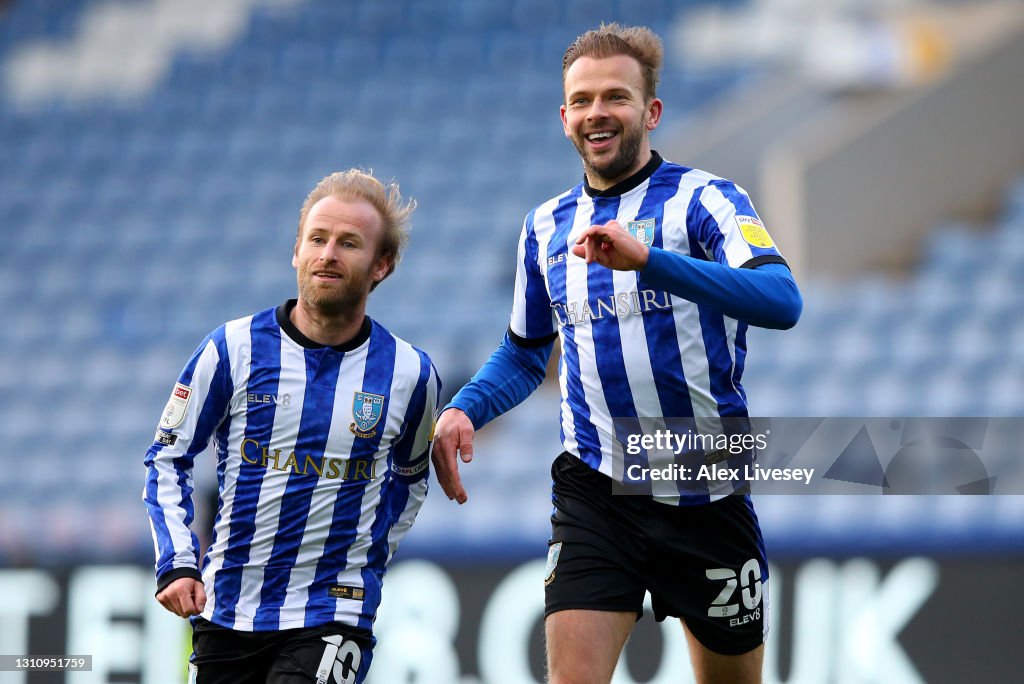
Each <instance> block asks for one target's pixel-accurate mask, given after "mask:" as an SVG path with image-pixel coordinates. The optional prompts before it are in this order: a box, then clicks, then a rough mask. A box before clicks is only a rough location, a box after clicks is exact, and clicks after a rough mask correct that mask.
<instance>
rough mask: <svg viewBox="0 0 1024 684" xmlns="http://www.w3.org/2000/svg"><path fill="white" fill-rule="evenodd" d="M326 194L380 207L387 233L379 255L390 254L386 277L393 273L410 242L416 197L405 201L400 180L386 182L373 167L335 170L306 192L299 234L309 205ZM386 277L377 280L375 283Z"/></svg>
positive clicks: (345, 200)
mask: <svg viewBox="0 0 1024 684" xmlns="http://www.w3.org/2000/svg"><path fill="white" fill-rule="evenodd" d="M325 197H334V198H336V199H339V200H342V201H344V202H358V201H364V202H366V203H368V204H369V205H370V206H371V207H373V208H374V209H376V210H377V213H378V214H380V218H381V221H382V223H383V224H384V236H383V237H382V238H381V242H380V249H379V254H378V256H381V257H383V256H387V257H390V259H391V265H390V266H389V267H388V272H387V273H385V274H384V278H387V277H388V276H389V275H391V274H392V273H393V272H394V270H395V267H396V266H397V265H398V262H399V261H400V260H401V258H402V252H403V251H404V250H405V246H406V245H407V244H408V243H409V217H410V216H411V215H412V212H413V211H414V210H415V209H416V200H414V199H411V198H410V199H409V200H408V201H406V202H404V203H403V201H402V193H401V192H400V191H399V189H398V183H396V182H394V181H390V182H389V183H388V184H387V185H385V184H384V183H381V182H380V181H379V180H377V179H376V178H374V176H373V171H372V170H371V171H362V170H360V169H349V170H348V171H335V172H334V173H332V174H330V175H329V176H326V177H325V178H324V179H323V180H321V181H320V182H319V183H317V184H316V187H315V188H313V189H312V190H311V191H310V193H309V195H307V196H306V201H305V202H303V203H302V209H301V210H300V211H299V232H298V235H299V237H301V236H302V226H304V225H305V224H306V216H308V215H309V211H310V209H312V208H313V205H314V204H316V203H317V202H319V201H320V200H322V199H323V198H325ZM384 278H381V279H380V281H378V283H374V285H373V287H376V286H377V285H378V284H379V282H382V281H383V280H384ZM371 289H372V288H371Z"/></svg>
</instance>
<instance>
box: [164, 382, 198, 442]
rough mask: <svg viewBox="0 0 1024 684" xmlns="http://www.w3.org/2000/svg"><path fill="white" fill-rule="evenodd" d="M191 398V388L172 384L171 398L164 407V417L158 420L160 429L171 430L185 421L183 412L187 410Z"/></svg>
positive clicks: (178, 383) (177, 383)
mask: <svg viewBox="0 0 1024 684" xmlns="http://www.w3.org/2000/svg"><path fill="white" fill-rule="evenodd" d="M191 398H192V388H191V387H189V386H188V385H183V384H181V383H180V382H176V383H174V391H173V392H171V398H170V399H168V400H167V406H165V407H164V415H163V417H161V418H160V427H161V428H162V429H164V430H173V429H174V428H176V427H178V426H179V425H181V423H182V421H184V420H185V412H186V410H187V409H188V402H189V400H190V399H191Z"/></svg>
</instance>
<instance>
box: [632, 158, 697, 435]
mask: <svg viewBox="0 0 1024 684" xmlns="http://www.w3.org/2000/svg"><path fill="white" fill-rule="evenodd" d="M685 171H686V169H684V168H683V167H681V166H676V165H674V164H673V165H668V164H666V165H663V166H662V167H661V169H660V170H659V171H658V172H657V173H655V175H654V176H652V177H651V185H650V188H649V189H648V191H647V196H646V197H644V201H643V204H642V205H641V206H640V212H639V214H638V217H637V218H654V219H655V231H654V242H653V246H654V247H656V248H658V249H662V248H663V247H664V236H663V235H662V230H663V225H664V217H665V202H666V201H668V200H670V199H672V198H673V197H675V196H676V194H677V193H678V192H679V182H680V179H681V178H682V175H683V173H684V172H685ZM637 288H638V289H651V288H650V287H649V286H647V285H645V284H644V282H643V278H642V277H641V275H640V274H639V273H638V274H637ZM665 296H666V293H665V292H664V291H661V290H659V291H658V296H657V297H656V299H658V300H659V301H661V300H662V298H663V297H665ZM643 322H644V333H645V334H646V337H647V351H648V354H649V355H650V358H651V368H652V370H653V371H654V386H655V388H656V389H657V392H658V402H659V403H660V404H661V415H662V416H666V417H672V416H692V415H693V404H692V403H691V402H690V392H689V390H688V389H687V386H686V373H685V370H684V368H683V359H682V354H681V353H680V351H679V339H678V337H677V335H676V321H675V317H674V315H673V313H672V309H657V308H654V307H651V309H650V310H649V311H647V312H645V313H644V315H643Z"/></svg>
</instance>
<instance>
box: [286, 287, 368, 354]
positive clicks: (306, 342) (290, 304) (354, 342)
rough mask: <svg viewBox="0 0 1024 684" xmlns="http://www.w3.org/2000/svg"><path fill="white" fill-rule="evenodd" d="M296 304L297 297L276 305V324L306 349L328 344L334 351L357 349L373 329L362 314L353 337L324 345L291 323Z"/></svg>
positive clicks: (324, 345)
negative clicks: (359, 326) (361, 319)
mask: <svg viewBox="0 0 1024 684" xmlns="http://www.w3.org/2000/svg"><path fill="white" fill-rule="evenodd" d="M296 304H298V300H297V299H289V300H288V301H286V302H285V303H284V304H282V305H281V306H279V307H277V324H278V325H279V326H281V330H284V332H285V334H287V335H288V337H290V338H292V339H293V340H295V341H296V342H298V343H299V345H300V346H302V347H304V348H306V349H323V348H325V347H328V346H329V347H330V348H331V349H333V350H334V351H339V352H350V351H352V350H353V349H358V348H359V347H361V346H362V345H363V344H364V343H365V342H366V340H368V339H370V333H371V332H372V331H373V323H372V322H371V321H370V317H369V316H364V317H363V325H362V327H361V328H359V332H357V333H356V336H355V337H353V338H352V339H351V340H349V341H348V342H345V343H344V344H334V345H326V344H320V343H319V342H314V341H313V340H311V339H309V338H308V337H306V336H305V335H303V334H302V333H301V332H299V329H298V328H296V327H295V324H294V323H292V319H291V313H292V309H294V308H295V305H296Z"/></svg>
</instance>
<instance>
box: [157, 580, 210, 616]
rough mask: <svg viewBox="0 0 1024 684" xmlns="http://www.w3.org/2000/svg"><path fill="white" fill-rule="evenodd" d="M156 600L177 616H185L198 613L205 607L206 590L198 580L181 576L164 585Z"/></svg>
mask: <svg viewBox="0 0 1024 684" xmlns="http://www.w3.org/2000/svg"><path fill="white" fill-rule="evenodd" d="M156 600H157V601H159V602H160V605H162V606H163V607H164V608H166V609H167V610H169V611H171V612H172V613H174V614H175V615H177V616H178V617H183V618H187V617H189V616H191V615H199V614H200V613H202V612H203V609H204V608H206V590H205V589H204V588H203V583H202V582H200V581H199V580H197V579H194V578H192V577H181V578H179V579H176V580H174V581H173V582H171V583H170V584H168V585H167V586H166V587H164V589H163V591H161V592H160V593H159V594H157V595H156Z"/></svg>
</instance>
